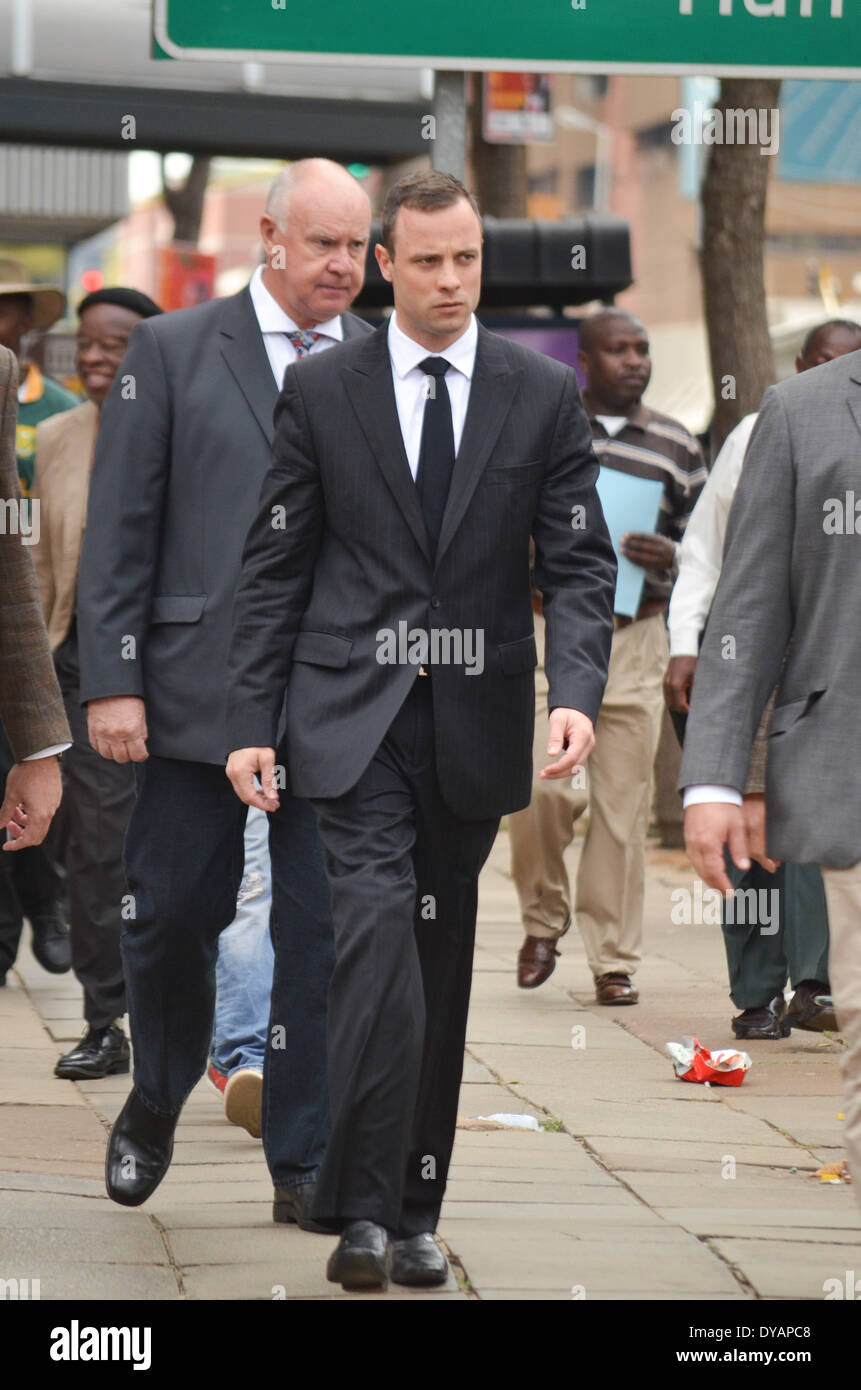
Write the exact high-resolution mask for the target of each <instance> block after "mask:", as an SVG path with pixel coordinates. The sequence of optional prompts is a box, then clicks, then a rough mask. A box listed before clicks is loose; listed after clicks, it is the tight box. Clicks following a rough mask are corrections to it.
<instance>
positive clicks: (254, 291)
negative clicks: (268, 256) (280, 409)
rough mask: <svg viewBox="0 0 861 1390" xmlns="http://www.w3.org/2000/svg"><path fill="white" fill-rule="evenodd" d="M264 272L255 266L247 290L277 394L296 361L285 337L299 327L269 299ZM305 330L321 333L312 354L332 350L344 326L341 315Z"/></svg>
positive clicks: (341, 338)
mask: <svg viewBox="0 0 861 1390" xmlns="http://www.w3.org/2000/svg"><path fill="white" fill-rule="evenodd" d="M263 270H264V267H263V266H262V265H259V266H258V267H257V269H256V270H255V272H254V274H253V275H252V277H251V281H250V283H249V286H248V291H249V294H250V295H251V303H252V304H253V305H254V312H255V314H256V315H257V322H258V323H259V325H260V332H261V333H262V334H263V346H264V347H265V348H266V356H267V357H268V358H269V365H270V367H271V368H272V375H273V376H274V378H275V381H276V383H277V385H278V390H279V391H280V390H281V387H282V385H283V384H284V373H285V372H286V370H287V368H288V367H289V366H292V364H293V363H294V362H295V361H296V349H295V348H294V346H293V344H292V343H291V342H288V340H287V339H286V338H285V336H284V334H285V333H296V332H298V329H299V325H298V324H296V323H294V322H293V320H292V319H291V317H290V315H289V314H286V313H285V312H284V310H283V309H282V308H281V305H280V304H279V303H278V301H277V299H273V298H272V295H271V294H270V293H269V291H268V290H267V288H266V286H265V285H264V283H263ZM308 331H310V332H313V333H320V334H322V337H320V338H318V339H317V341H316V343H314V345H313V347H312V348H311V352H312V353H313V352H325V351H326V348H330V347H334V345H335V343H341V342H343V340H344V325H343V323H342V322H341V316H340V314H339V315H338V316H337V317H336V318H333V319H326V321H325V323H315V324H314V327H313V329H311V330H308Z"/></svg>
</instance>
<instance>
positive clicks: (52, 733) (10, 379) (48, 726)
mask: <svg viewBox="0 0 861 1390" xmlns="http://www.w3.org/2000/svg"><path fill="white" fill-rule="evenodd" d="M17 413H18V372H17V368H16V363H15V358H14V355H13V354H12V353H11V352H9V350H8V349H7V348H3V347H0V719H2V721H3V726H4V728H5V729H6V733H7V734H8V736H9V742H10V743H11V745H12V751H13V753H14V754H15V758H16V759H17V760H18V761H19V762H20V760H21V759H22V758H26V757H29V755H30V754H31V753H38V752H41V750H42V749H43V748H50V747H52V746H53V745H54V744H55V743H71V741H72V735H71V734H70V732H69V725H68V722H67V720H66V715H65V712H64V710H63V698H62V696H61V694H60V687H59V686H58V684H57V677H56V676H55V674H54V663H53V662H52V660H51V652H50V648H49V647H48V634H47V632H46V631H45V620H44V618H43V617H42V608H41V604H40V603H39V591H38V588H37V586H36V574H35V571H34V569H33V559H32V556H31V555H30V553H29V547H28V546H26V545H24V544H22V536H21V533H20V530H19V516H20V513H19V510H18V508H19V499H20V496H21V489H20V484H19V481H18V466H17V462H16V458H15V423H16V419H17Z"/></svg>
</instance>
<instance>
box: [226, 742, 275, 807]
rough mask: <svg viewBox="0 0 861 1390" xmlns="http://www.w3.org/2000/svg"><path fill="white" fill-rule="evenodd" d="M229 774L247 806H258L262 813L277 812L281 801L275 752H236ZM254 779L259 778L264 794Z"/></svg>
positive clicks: (240, 750)
mask: <svg viewBox="0 0 861 1390" xmlns="http://www.w3.org/2000/svg"><path fill="white" fill-rule="evenodd" d="M226 771H227V775H228V777H229V778H230V781H231V782H232V784H233V790H234V791H235V792H236V795H237V796H238V797H239V800H240V801H244V802H245V804H246V806H257V807H259V809H260V810H261V811H277V810H278V807H279V806H280V805H281V801H280V798H279V796H278V788H277V786H276V785H275V749H274V748H237V749H236V751H235V752H233V753H231V755H230V757H229V758H228V759H227V769H226ZM255 776H257V777H259V778H260V787H262V789H263V790H262V791H261V789H260V787H258V786H257V785H256V783H255V781H254V778H255Z"/></svg>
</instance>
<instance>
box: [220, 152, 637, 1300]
mask: <svg viewBox="0 0 861 1390" xmlns="http://www.w3.org/2000/svg"><path fill="white" fill-rule="evenodd" d="M481 239H482V238H481V223H480V219H479V217H478V213H477V208H476V205H475V202H474V200H473V199H472V198H471V196H470V195H469V194H468V192H467V190H466V189H465V188H464V187H463V185H462V184H460V183H458V181H457V180H456V179H453V178H452V177H451V176H449V175H445V174H438V173H435V174H418V175H413V176H411V177H409V178H407V179H405V180H402V181H401V182H400V183H399V184H397V185H395V187H394V188H393V189H392V190H391V191H390V193H389V196H388V199H387V202H386V207H385V210H384V214H383V238H382V245H381V246H378V247H377V258H378V260H379V263H380V268H381V270H382V273H383V275H384V276H385V278H386V279H387V280H390V281H391V282H392V284H393V287H394V296H395V315H394V317H393V318H392V319H391V320H390V322H389V323H388V324H387V325H385V326H384V327H382V328H380V329H379V330H378V331H377V332H376V333H374V334H372V335H369V336H368V337H367V338H365V339H364V340H362V341H360V342H357V343H350V344H344V345H343V346H342V347H339V348H335V349H333V350H332V351H331V352H330V353H329V354H328V355H327V357H326V358H325V359H323V358H320V359H319V360H317V359H311V358H309V359H308V360H307V361H306V362H303V363H302V364H301V366H300V367H299V368H298V369H297V370H296V371H295V372H294V373H292V374H290V376H289V377H288V379H287V380H286V381H285V386H284V390H283V391H282V394H281V397H280V401H279V405H278V409H277V412H276V421H277V424H276V438H275V444H274V456H273V464H272V467H271V469H270V472H269V475H268V477H267V479H266V481H265V482H264V485H263V491H262V494H261V500H260V510H259V513H258V517H257V520H256V521H255V522H254V523H253V525H252V528H251V531H250V533H249V537H248V541H247V543H246V550H245V556H244V562H243V571H242V578H241V581H240V588H239V591H238V597H237V607H236V611H235V615H234V637H233V648H232V654H231V670H232V673H233V676H232V679H233V684H232V691H231V695H230V703H229V719H228V746H229V747H232V748H233V749H234V750H236V751H234V752H233V754H232V755H231V758H230V761H229V763H228V775H229V776H230V778H231V780H232V782H233V785H234V787H235V788H236V790H237V793H238V794H239V796H240V797H241V798H242V800H244V801H247V802H248V803H249V804H251V805H259V806H262V807H263V808H264V809H267V810H272V809H273V808H274V807H275V806H276V805H277V795H278V794H277V783H278V779H277V777H276V775H275V773H274V763H275V751H274V750H275V747H276V726H277V723H278V717H279V712H280V709H281V706H282V701H283V698H284V694H285V690H286V692H287V706H286V716H287V750H288V773H289V777H290V781H291V786H292V790H293V793H294V794H295V795H297V796H299V797H307V798H309V799H310V800H311V801H312V803H313V806H314V810H315V812H316V815H317V822H318V826H319V829H320V832H321V836H322V839H323V844H324V847H325V850H326V857H327V872H328V875H329V882H330V886H331V889H332V899H333V912H334V921H335V949H336V964H335V971H334V976H333V981H332V986H331V990H330V995H329V1082H330V1096H331V1105H332V1137H331V1140H330V1143H329V1147H328V1151H327V1154H326V1157H325V1159H324V1161H323V1165H322V1168H321V1172H320V1176H319V1179H318V1182H317V1190H316V1197H315V1203H314V1207H313V1211H314V1215H315V1219H316V1220H317V1221H319V1222H321V1223H324V1224H328V1225H330V1226H331V1227H332V1228H333V1229H334V1230H337V1231H340V1232H341V1240H340V1243H339V1245H338V1248H337V1250H336V1251H335V1253H334V1254H333V1256H332V1258H331V1260H330V1262H329V1270H328V1274H329V1278H330V1279H331V1280H332V1281H333V1282H339V1283H341V1284H343V1285H344V1287H346V1288H360V1287H374V1286H377V1287H379V1286H383V1287H385V1285H386V1283H387V1281H388V1278H389V1275H390V1274H391V1277H392V1278H394V1279H395V1281H396V1282H399V1283H404V1284H433V1283H440V1282H442V1281H443V1280H444V1279H445V1278H446V1272H447V1267H446V1262H445V1258H444V1257H443V1255H442V1252H441V1251H440V1250H439V1248H438V1246H437V1245H436V1244H435V1242H434V1239H433V1232H434V1230H435V1228H436V1224H437V1219H438V1217H439V1211H440V1205H441V1203H442V1198H443V1193H444V1191H445V1184H446V1175H447V1171H448V1165H449V1159H450V1155H451V1149H452V1143H453V1139H454V1130H455V1121H456V1115H457V1099H458V1089H459V1084H460V1077H461V1071H462V1065H463V1045H464V1037H465V1032H466V1017H467V1009H468V1005H469V991H470V978H471V968H472V951H473V941H474V936H475V918H476V904H477V885H478V875H479V872H480V870H481V867H482V864H483V863H484V861H485V859H486V857H487V854H488V853H489V851H490V848H491V845H492V843H493V839H494V836H495V835H496V831H497V828H498V824H499V818H500V816H501V815H503V814H505V813H506V812H508V811H513V810H516V809H518V808H519V807H521V806H524V805H525V804H526V803H527V801H528V800H529V794H530V782H531V770H532V758H531V753H532V723H533V713H534V696H533V671H534V667H535V660H536V656H535V640H534V636H533V625H532V600H531V590H530V576H529V541H530V536H534V539H535V549H536V574H537V577H538V582H539V583H540V586H541V589H542V591H543V593H544V595H545V612H546V614H547V633H548V638H547V673H548V679H549V682H550V691H551V693H550V702H549V708H550V711H551V718H550V725H549V743H548V749H547V751H548V754H549V756H550V757H551V758H555V761H554V762H553V763H552V765H551V767H550V768H548V769H547V774H546V775H548V776H554V777H564V776H567V775H570V773H571V770H572V768H573V767H574V766H575V765H577V764H578V763H580V762H582V761H583V760H584V759H585V758H586V757H587V756H588V754H589V751H590V749H591V746H592V742H593V725H594V722H595V719H596V717H597V713H598V707H599V705H600V702H601V695H602V692H603V688H604V681H605V679H606V674H607V662H608V658H609V649H610V639H611V635H612V628H613V593H614V585H615V572H616V566H615V560H614V557H613V552H612V548H611V545H610V540H609V536H608V534H607V530H606V526H605V524H604V519H603V515H602V512H601V508H600V504H599V502H598V498H597V494H596V491H595V480H596V477H597V472H598V469H597V463H596V460H595V456H594V454H593V451H592V445H591V432H590V429H589V424H588V421H587V419H586V416H585V413H584V411H583V408H582V405H581V402H580V397H579V393H578V389H577V383H576V378H575V376H574V373H573V371H571V369H570V368H568V367H564V366H562V365H561V364H560V363H558V362H554V361H551V360H549V359H547V358H544V357H541V356H539V355H538V354H537V353H533V352H530V351H529V350H528V349H525V348H523V347H520V346H518V345H516V344H514V343H511V342H509V341H507V340H505V339H502V338H499V337H497V336H496V335H494V334H492V333H489V332H487V331H486V330H485V329H483V328H479V327H478V325H477V323H476V321H475V318H474V316H473V310H474V308H475V306H476V304H477V302H478V297H479V290H480V279H481ZM479 654H480V659H479ZM288 681H289V685H288ZM255 773H259V774H260V775H261V779H262V787H263V790H262V791H259V790H256V789H255V786H254V780H253V779H254V774H255ZM300 944H301V943H298V942H297V943H296V947H297V949H299V947H300ZM392 1238H393V1239H394V1248H392Z"/></svg>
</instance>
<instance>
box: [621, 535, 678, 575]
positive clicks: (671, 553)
mask: <svg viewBox="0 0 861 1390" xmlns="http://www.w3.org/2000/svg"><path fill="white" fill-rule="evenodd" d="M619 548H620V550H621V552H622V554H623V555H624V557H625V559H626V560H631V561H632V562H633V563H634V564H635V565H640V566H641V567H642V568H643V569H644V570H651V571H652V573H653V574H661V573H662V572H663V571H664V570H668V569H670V567H671V566H672V564H673V561H674V560H675V558H676V547H675V546H674V545H673V543H672V541H671V540H668V539H667V537H666V536H658V535H650V534H649V533H648V532H645V531H629V532H628V533H627V535H625V536H623V537H622V539H621V541H620V542H619Z"/></svg>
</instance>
